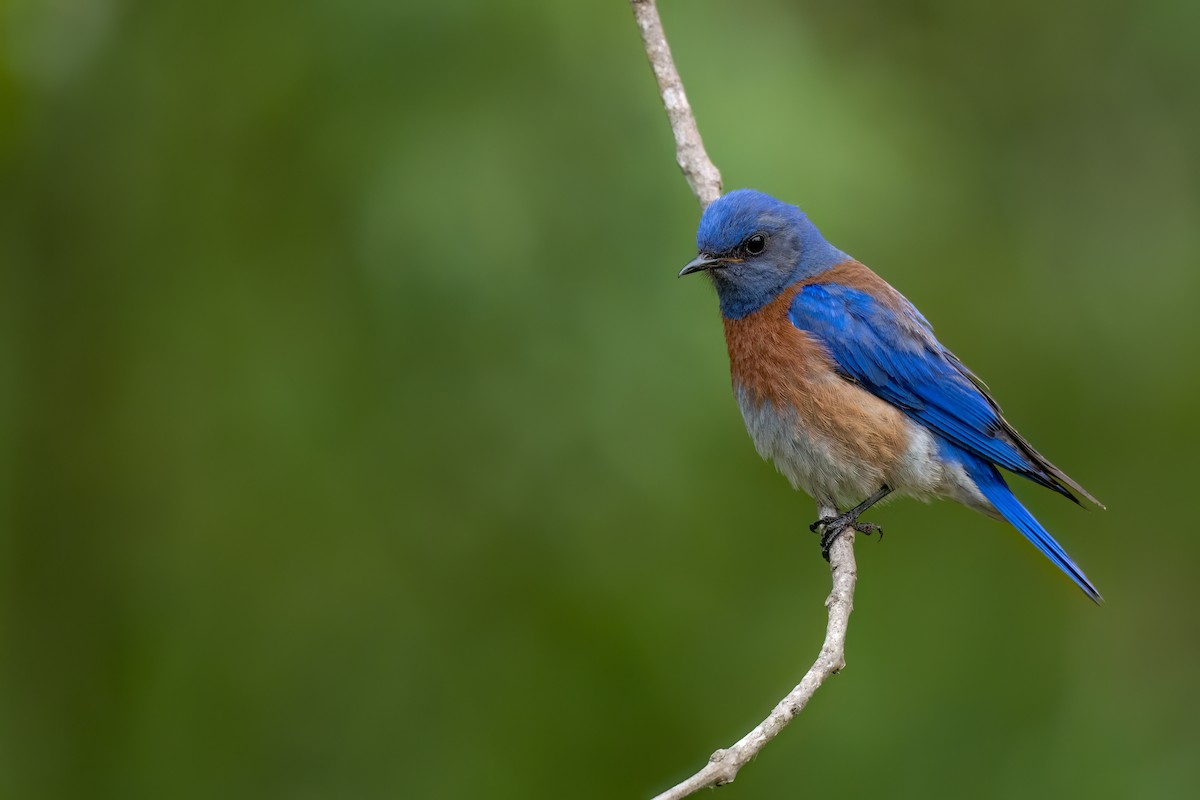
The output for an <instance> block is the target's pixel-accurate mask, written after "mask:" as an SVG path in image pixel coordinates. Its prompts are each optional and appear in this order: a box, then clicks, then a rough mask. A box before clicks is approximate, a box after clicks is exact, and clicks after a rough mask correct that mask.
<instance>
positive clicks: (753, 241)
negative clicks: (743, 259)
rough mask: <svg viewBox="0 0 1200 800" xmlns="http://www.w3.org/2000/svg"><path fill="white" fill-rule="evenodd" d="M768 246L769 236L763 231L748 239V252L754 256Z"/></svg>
mask: <svg viewBox="0 0 1200 800" xmlns="http://www.w3.org/2000/svg"><path fill="white" fill-rule="evenodd" d="M766 246H767V237H765V236H763V235H762V234H761V233H756V234H754V235H753V236H751V237H750V238H749V239H747V240H746V252H747V253H749V254H750V255H752V256H756V255H758V254H759V253H761V252H762V251H763V249H764V248H766Z"/></svg>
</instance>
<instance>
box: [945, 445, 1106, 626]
mask: <svg viewBox="0 0 1200 800" xmlns="http://www.w3.org/2000/svg"><path fill="white" fill-rule="evenodd" d="M963 466H965V467H966V469H967V474H968V475H970V476H971V479H972V480H973V481H975V485H976V486H978V487H979V491H981V492H983V496H984V497H986V498H987V499H988V501H989V502H991V504H992V505H993V506H995V507H996V510H997V511H999V512H1000V514H1001V515H1002V516H1003V517H1004V518H1005V519H1006V520H1008V521H1009V522H1010V523H1012V525H1013V527H1014V528H1016V529H1017V530H1019V531H1020V532H1021V533H1022V534H1024V535H1025V538H1026V539H1028V540H1029V541H1031V542H1033V545H1034V547H1036V548H1037V549H1038V550H1041V551H1042V552H1043V553H1045V554H1046V557H1047V558H1049V559H1050V560H1051V561H1053V562H1054V563H1055V565H1057V566H1058V568H1059V569H1061V570H1062V571H1063V572H1065V573H1067V577H1069V578H1070V579H1071V580H1073V581H1075V583H1076V585H1078V586H1079V588H1080V589H1083V592H1084V594H1086V595H1087V596H1088V597H1090V598H1091V599H1092V602H1094V603H1096V604H1097V605H1099V604H1100V603H1102V602H1104V598H1103V597H1101V596H1100V593H1099V592H1098V591H1096V587H1095V586H1092V582H1091V581H1089V580H1088V579H1087V576H1086V575H1084V574H1083V570H1081V569H1080V568H1079V567H1077V566H1076V565H1075V562H1074V561H1072V560H1071V557H1070V556H1069V555H1067V553H1066V551H1065V550H1063V549H1062V548H1061V547H1060V546H1059V544H1058V542H1056V541H1054V537H1053V536H1051V535H1050V534H1049V533H1047V531H1046V529H1045V528H1043V527H1042V524H1041V523H1040V522H1038V521H1037V520H1036V519H1034V518H1033V514H1030V513H1029V511H1028V510H1027V509H1026V508H1025V506H1023V505H1021V502H1020V501H1019V500H1017V498H1016V496H1015V495H1014V494H1013V493H1012V490H1011V489H1009V488H1008V484H1007V483H1005V482H1004V478H1002V477H1001V476H1000V472H999V470H997V469H996V468H995V467H994V466H992V465H991V464H989V463H987V462H985V461H982V460H980V459H978V458H970V459H969V460H967V463H966V464H964V465H963Z"/></svg>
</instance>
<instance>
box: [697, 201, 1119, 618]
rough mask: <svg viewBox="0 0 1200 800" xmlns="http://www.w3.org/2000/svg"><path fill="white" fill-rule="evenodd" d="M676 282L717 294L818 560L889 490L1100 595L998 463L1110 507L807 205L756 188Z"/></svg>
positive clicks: (722, 207) (862, 525)
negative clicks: (800, 501)
mask: <svg viewBox="0 0 1200 800" xmlns="http://www.w3.org/2000/svg"><path fill="white" fill-rule="evenodd" d="M696 248H697V255H696V257H695V258H693V259H692V260H691V261H689V262H688V263H687V264H686V265H685V266H684V267H683V269H682V270H680V272H679V277H683V276H685V275H691V274H695V273H699V272H703V273H706V274H707V275H708V276H709V277H710V278H711V282H712V283H713V285H714V286H715V287H716V292H717V299H718V302H719V306H720V312H721V317H722V321H723V323H724V328H725V342H726V345H727V348H728V351H729V362H730V373H731V376H732V380H733V393H734V396H735V398H736V400H737V404H738V406H739V408H740V410H741V412H742V417H743V419H744V421H745V423H746V429H747V431H748V432H749V434H750V437H751V439H752V440H753V441H754V445H755V448H756V449H757V451H758V453H759V454H760V455H761V456H762V457H763V458H764V459H769V460H771V461H773V462H774V463H775V466H776V467H777V468H778V470H779V471H780V472H781V473H782V474H783V475H784V476H785V477H786V478H787V479H788V480H789V482H790V483H791V484H792V487H793V488H794V489H798V490H803V491H804V492H807V493H808V494H809V495H811V496H812V497H813V498H814V499H815V500H816V501H817V502H818V505H819V506H820V507H825V506H833V507H835V508H836V509H839V510H840V509H843V508H848V510H847V511H845V512H843V513H840V514H838V515H836V516H832V517H822V518H821V519H818V520H817V521H815V522H814V523H812V525H810V526H809V527H810V528H811V529H812V530H813V531H814V532H818V533H821V534H822V538H821V548H822V554H823V555H824V557H825V558H826V560H828V558H829V548H830V546H831V545H832V544H833V542H834V541H835V540H836V539H837V537H839V536H841V535H843V534H844V533H845V532H846V531H849V530H855V531H859V532H862V533H864V534H871V533H878V534H879V535H880V536H881V537H882V535H883V531H882V529H881V528H880V527H879V526H877V525H872V524H870V523H866V522H860V521H859V516H860V515H861V514H862V513H863V512H865V511H866V510H867V509H868V508H870V507H871V506H873V505H875V504H876V503H878V502H879V501H881V500H883V499H884V498H891V497H897V496H908V497H914V498H917V499H921V500H930V499H934V498H945V499H950V500H954V501H957V502H959V503H961V504H963V505H965V506H967V507H968V508H971V509H974V510H975V511H978V512H981V513H982V514H984V515H986V516H988V517H991V518H993V519H997V520H1002V521H1006V522H1008V523H1009V524H1010V525H1012V526H1013V527H1014V528H1016V529H1017V530H1018V531H1019V532H1020V533H1021V534H1023V535H1024V536H1025V538H1026V539H1028V540H1029V541H1030V542H1031V543H1032V544H1033V545H1034V546H1035V547H1036V548H1037V549H1038V550H1040V551H1041V552H1042V553H1043V554H1044V555H1045V556H1046V557H1047V558H1049V559H1050V561H1052V562H1053V563H1054V564H1055V565H1056V566H1057V567H1058V568H1059V569H1060V570H1062V571H1063V572H1064V573H1065V574H1066V575H1067V576H1068V577H1069V578H1070V579H1071V580H1072V581H1074V582H1075V584H1076V585H1077V586H1078V587H1079V588H1080V589H1082V590H1083V592H1084V594H1086V595H1087V596H1088V597H1089V598H1091V599H1092V601H1094V602H1095V603H1097V604H1100V603H1101V602H1102V601H1103V598H1102V597H1101V595H1100V592H1099V591H1097V589H1096V587H1095V586H1094V585H1093V584H1092V582H1091V581H1090V580H1088V578H1087V576H1086V575H1085V574H1084V573H1083V570H1081V569H1080V568H1079V566H1078V565H1077V564H1076V563H1075V562H1074V561H1073V560H1071V557H1070V556H1068V555H1067V553H1066V551H1065V550H1063V548H1062V547H1061V546H1060V545H1059V544H1058V542H1056V541H1055V540H1054V537H1053V536H1051V535H1050V533H1049V532H1048V531H1047V530H1046V528H1045V527H1043V526H1042V524H1041V523H1040V522H1038V520H1037V519H1035V518H1034V516H1033V514H1031V513H1030V512H1029V511H1028V509H1026V508H1025V506H1023V505H1022V504H1021V503H1020V501H1019V500H1018V499H1017V497H1016V496H1015V495H1014V494H1013V492H1012V489H1010V488H1009V486H1008V483H1007V482H1006V481H1005V479H1004V476H1003V475H1002V474H1001V472H1000V470H1001V469H1004V470H1006V471H1007V472H1010V473H1012V474H1015V475H1019V476H1021V477H1022V478H1027V479H1028V480H1030V481H1033V482H1034V483H1036V484H1039V485H1040V486H1044V487H1046V488H1047V489H1050V490H1052V491H1054V492H1057V493H1058V494H1061V495H1063V496H1064V497H1067V498H1068V499H1070V500H1072V501H1074V502H1075V503H1076V504H1078V505H1081V506H1082V505H1083V503H1082V501H1081V500H1080V497H1083V498H1086V499H1087V500H1088V501H1089V502H1091V503H1094V504H1095V505H1097V506H1099V507H1100V508H1103V507H1104V506H1103V505H1102V504H1101V503H1100V501H1098V500H1097V499H1096V498H1095V497H1093V496H1092V495H1091V494H1089V493H1088V491H1087V490H1086V489H1084V488H1083V487H1082V486H1080V485H1079V484H1078V483H1077V482H1075V481H1074V480H1073V479H1072V478H1071V477H1069V476H1068V475H1067V474H1066V473H1065V472H1063V471H1062V470H1061V469H1059V468H1058V467H1056V466H1054V464H1052V463H1050V461H1048V460H1047V459H1046V458H1045V457H1044V456H1042V455H1041V454H1040V453H1039V452H1038V451H1037V450H1035V449H1034V448H1033V446H1032V445H1031V444H1030V443H1029V442H1028V441H1026V439H1025V438H1024V437H1022V436H1021V434H1019V433H1018V432H1017V430H1016V429H1015V428H1014V427H1013V426H1012V425H1010V424H1009V423H1008V421H1007V420H1005V419H1004V416H1003V415H1002V414H1001V411H1000V406H999V405H998V404H997V403H996V401H995V400H994V399H993V398H992V396H991V393H990V391H989V389H988V387H987V385H986V384H984V382H983V381H982V380H980V379H979V378H978V377H976V375H975V374H974V373H973V372H971V371H970V370H969V369H967V367H966V366H965V365H964V364H963V363H962V361H960V360H959V359H958V357H957V356H955V355H954V353H952V352H950V350H948V349H947V348H946V347H945V346H943V345H942V344H941V342H939V341H938V339H937V337H936V336H935V335H934V332H933V326H932V325H930V324H929V322H928V320H926V319H925V317H924V316H923V315H922V314H921V312H920V311H918V310H917V309H916V307H915V306H914V305H913V304H912V303H910V302H909V301H908V300H907V299H906V298H905V297H904V296H903V295H902V294H900V292H899V291H897V290H896V289H894V288H892V286H891V285H890V284H889V283H887V281H885V280H884V279H883V278H881V277H879V276H878V275H877V274H876V273H874V272H873V271H871V270H870V269H869V268H868V267H866V266H865V265H863V264H862V263H860V262H859V261H857V260H855V259H854V258H852V257H850V256H849V255H847V254H846V253H844V252H842V251H841V250H839V249H838V248H837V247H835V246H834V245H832V244H830V243H829V242H828V241H826V239H825V238H824V237H823V236H822V235H821V232H820V231H819V230H818V229H817V227H816V225H814V224H813V223H812V222H811V221H810V220H809V218H808V216H807V215H806V214H805V213H804V212H803V211H801V210H800V209H799V208H798V207H797V206H795V205H791V204H789V203H786V202H783V201H781V200H778V199H776V198H774V197H772V196H770V195H768V194H765V193H763V192H759V191H756V190H753V189H739V190H736V191H732V192H729V193H728V194H725V195H723V196H721V197H719V198H718V199H717V200H715V201H714V202H712V203H711V204H710V205H709V206H708V207H707V208H706V209H705V210H704V213H703V214H702V215H701V218H700V224H699V227H698V229H697V232H696Z"/></svg>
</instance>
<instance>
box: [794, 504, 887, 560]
mask: <svg viewBox="0 0 1200 800" xmlns="http://www.w3.org/2000/svg"><path fill="white" fill-rule="evenodd" d="M808 529H809V530H810V531H812V532H813V533H817V532H818V531H819V532H820V533H821V557H822V558H824V559H825V560H826V561H828V560H829V548H831V547H833V543H834V542H836V541H837V538H838V537H839V536H841V535H842V534H843V533H845V532H846V531H847V530H851V529H853V530H855V531H858V532H859V533H861V534H863V535H864V536H870V535H871V534H872V533H878V534H879V540H880V541H883V528H882V527H880V526H879V525H875V524H873V523H870V522H859V521H858V520H857V519H855V518H854V517H852V516H851V515H849V514H842V515H841V516H839V517H822V518H821V519H819V520H817V521H816V522H814V523H813V524H811V525H809V526H808Z"/></svg>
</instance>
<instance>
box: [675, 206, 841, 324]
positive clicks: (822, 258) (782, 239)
mask: <svg viewBox="0 0 1200 800" xmlns="http://www.w3.org/2000/svg"><path fill="white" fill-rule="evenodd" d="M696 249H698V250H699V251H700V254H699V255H698V256H697V257H696V258H695V259H693V260H692V261H691V262H690V263H689V264H688V265H687V266H686V267H684V268H683V270H682V271H681V272H680V273H679V275H680V276H681V277H682V276H684V275H688V274H691V273H693V272H700V271H701V270H704V271H707V272H708V274H709V275H710V276H711V277H712V281H713V284H714V285H715V286H716V287H717V297H718V299H720V301H721V314H722V315H723V316H724V317H726V318H727V319H741V318H742V317H744V316H746V315H747V314H749V313H751V312H753V311H757V310H758V309H760V308H762V307H763V306H765V305H766V304H767V303H769V302H771V300H773V299H774V298H775V297H776V296H777V295H778V294H779V293H780V292H782V291H783V290H784V289H786V288H787V287H788V286H791V285H792V284H793V283H795V282H796V281H798V280H801V279H803V278H808V277H811V276H813V275H817V274H820V273H822V272H824V271H825V270H827V269H829V268H830V267H833V266H834V265H835V264H838V263H841V262H842V261H845V260H846V259H847V258H849V256H847V255H846V254H845V253H843V252H842V251H841V250H838V249H837V248H836V247H834V246H833V245H831V244H830V243H829V242H827V241H825V239H824V238H823V237H822V236H821V232H820V231H818V230H817V226H815V225H813V224H812V223H811V222H809V221H808V217H807V216H805V214H804V212H803V211H801V210H800V209H798V208H796V207H795V206H793V205H788V204H787V203H784V202H782V201H780V200H776V199H775V198H774V197H771V196H770V195H767V194H763V193H762V192H756V191H754V190H753V189H738V190H737V191H736V192H730V193H729V194H727V195H724V196H722V197H721V198H719V199H718V200H717V201H716V202H714V203H713V204H712V205H710V206H709V207H708V208H707V209H705V211H704V216H702V217H701V218H700V229H699V230H698V231H696Z"/></svg>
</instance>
